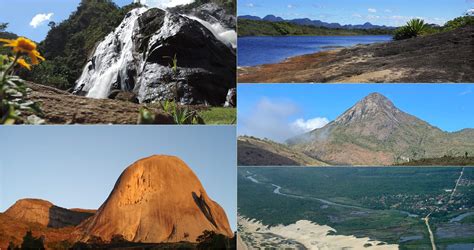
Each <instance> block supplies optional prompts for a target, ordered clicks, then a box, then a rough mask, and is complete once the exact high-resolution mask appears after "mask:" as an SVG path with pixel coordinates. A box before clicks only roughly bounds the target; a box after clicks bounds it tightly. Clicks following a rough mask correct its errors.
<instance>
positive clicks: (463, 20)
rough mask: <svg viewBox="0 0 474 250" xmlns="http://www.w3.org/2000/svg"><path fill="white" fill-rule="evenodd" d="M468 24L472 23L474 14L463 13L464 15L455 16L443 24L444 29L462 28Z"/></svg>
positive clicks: (473, 23) (473, 22)
mask: <svg viewBox="0 0 474 250" xmlns="http://www.w3.org/2000/svg"><path fill="white" fill-rule="evenodd" d="M468 25H474V16H470V15H465V16H461V17H457V18H455V19H453V20H451V21H448V22H447V23H446V24H445V25H444V30H446V31H448V30H454V29H457V28H462V27H465V26H468Z"/></svg>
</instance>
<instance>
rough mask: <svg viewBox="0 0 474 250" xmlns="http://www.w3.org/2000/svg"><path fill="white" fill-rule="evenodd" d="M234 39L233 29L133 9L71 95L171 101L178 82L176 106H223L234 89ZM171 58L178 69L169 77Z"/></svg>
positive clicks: (101, 45)
mask: <svg viewBox="0 0 474 250" xmlns="http://www.w3.org/2000/svg"><path fill="white" fill-rule="evenodd" d="M203 28H204V29H203ZM211 37H212V38H211ZM236 38H237V35H236V33H235V31H233V30H226V29H225V28H224V27H223V26H222V25H220V24H219V23H214V24H211V23H209V22H207V21H204V20H201V19H199V18H196V17H191V16H185V15H179V14H175V13H171V12H168V11H165V10H159V9H153V8H146V7H141V8H137V9H134V10H132V11H130V12H129V13H128V14H127V15H126V17H125V18H124V20H123V21H122V22H121V23H120V25H119V26H118V27H117V28H116V29H115V30H114V31H113V32H111V33H110V34H109V35H107V37H105V38H104V40H103V41H102V42H100V43H99V45H98V46H97V48H96V49H95V51H94V54H93V56H92V57H91V58H90V59H89V61H88V62H87V64H86V66H85V67H84V69H83V72H82V75H81V76H80V78H79V79H78V80H77V82H76V86H75V90H74V93H76V94H82V95H85V96H87V97H91V98H98V99H100V98H108V97H109V95H110V92H111V90H113V89H116V90H122V91H132V92H134V93H135V94H136V95H137V98H138V100H139V101H140V102H151V101H155V100H165V99H170V98H173V99H175V98H176V96H171V95H172V93H173V91H172V90H170V88H176V86H178V85H179V84H181V85H180V86H181V88H182V91H184V92H185V93H184V94H180V95H181V96H180V97H179V98H181V97H183V98H184V99H180V102H181V103H186V104H190V103H205V102H209V103H214V105H215V104H223V103H224V102H225V98H226V95H227V91H228V90H229V89H231V88H234V87H235V52H232V51H233V50H232V48H235V46H236ZM206 43H207V44H208V45H207V46H203V45H198V44H206ZM189 52H191V53H189ZM176 55H178V57H179V60H178V70H177V71H174V73H173V70H172V67H171V59H172V58H173V57H174V56H176ZM170 58H171V59H170ZM176 72H179V75H177V74H176ZM173 74H174V75H173ZM181 79H185V80H184V81H183V80H181ZM187 79H192V81H188V80H187ZM178 81H181V82H180V83H177V82H178ZM180 91H181V90H180Z"/></svg>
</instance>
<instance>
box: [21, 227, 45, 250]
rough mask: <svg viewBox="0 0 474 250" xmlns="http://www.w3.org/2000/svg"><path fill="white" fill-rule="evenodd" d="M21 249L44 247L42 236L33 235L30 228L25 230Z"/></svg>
mask: <svg viewBox="0 0 474 250" xmlns="http://www.w3.org/2000/svg"><path fill="white" fill-rule="evenodd" d="M21 249H45V248H44V239H43V236H41V237H34V236H33V233H32V232H31V230H30V231H28V232H26V234H25V236H24V237H23V243H21Z"/></svg>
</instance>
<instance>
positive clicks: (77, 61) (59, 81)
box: [22, 0, 138, 89]
mask: <svg viewBox="0 0 474 250" xmlns="http://www.w3.org/2000/svg"><path fill="white" fill-rule="evenodd" d="M135 7H138V5H137V4H130V5H126V6H124V7H118V6H117V5H116V4H115V3H113V2H112V1H111V0H81V2H80V4H79V6H78V7H77V10H76V11H74V12H73V13H72V14H71V15H70V16H69V18H68V19H66V20H64V21H63V22H61V23H58V24H56V23H54V22H51V23H50V24H49V26H50V27H51V30H50V31H49V32H48V34H47V36H46V38H45V40H44V41H42V42H41V43H40V44H39V49H40V52H41V53H42V54H43V55H44V56H45V57H46V61H45V62H43V63H41V64H40V65H38V66H37V67H35V68H34V70H33V71H31V72H23V73H22V74H24V75H23V77H24V78H26V79H27V80H31V81H33V82H37V83H41V84H45V85H51V86H54V87H57V88H61V89H68V88H71V87H73V86H74V83H75V81H76V80H77V78H79V76H80V74H81V72H82V68H83V66H84V65H85V62H86V61H87V57H88V56H89V54H90V53H91V52H92V50H93V49H94V46H95V45H96V43H97V42H99V41H100V40H102V39H103V38H104V37H105V36H106V35H107V34H108V33H110V32H111V31H112V30H114V29H115V27H116V26H117V25H119V24H120V22H121V21H122V20H123V18H124V17H125V15H126V13H127V12H128V11H130V10H131V9H133V8H135Z"/></svg>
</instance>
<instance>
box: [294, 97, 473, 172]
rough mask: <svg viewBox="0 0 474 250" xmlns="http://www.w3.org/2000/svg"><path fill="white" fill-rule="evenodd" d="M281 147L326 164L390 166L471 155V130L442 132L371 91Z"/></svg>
mask: <svg viewBox="0 0 474 250" xmlns="http://www.w3.org/2000/svg"><path fill="white" fill-rule="evenodd" d="M287 143H288V144H289V145H290V146H291V147H293V148H295V149H299V150H301V151H303V152H304V153H306V154H308V155H310V156H312V157H316V158H318V159H321V160H323V161H325V162H328V163H333V164H350V165H391V164H394V163H402V162H406V161H409V160H411V159H420V158H436V157H442V156H443V155H464V153H465V152H468V153H469V154H473V153H474V131H473V130H470V129H467V130H463V131H459V132H455V133H448V132H444V131H442V130H440V129H439V128H436V127H434V126H431V125H430V124H428V123H426V122H424V121H422V120H420V119H418V118H416V117H414V116H412V115H409V114H407V113H405V112H403V111H401V110H399V109H398V108H397V107H395V105H394V104H393V103H392V102H391V101H390V100H388V99H387V98H386V97H384V96H383V95H381V94H378V93H373V94H370V95H368V96H367V97H365V98H364V99H362V100H361V101H359V102H358V103H357V104H355V105H354V106H353V107H351V108H350V109H348V110H347V111H346V112H344V113H343V114H342V115H341V116H339V117H338V118H337V119H336V120H334V121H332V122H331V123H329V124H327V125H326V126H324V127H323V128H320V129H315V130H313V131H311V132H309V133H307V134H304V135H301V136H298V137H295V138H292V139H290V140H288V141H287Z"/></svg>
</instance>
